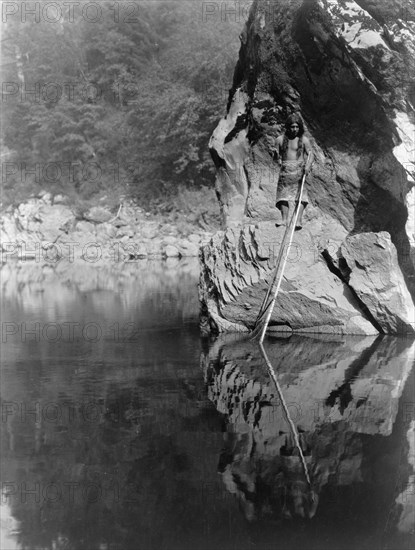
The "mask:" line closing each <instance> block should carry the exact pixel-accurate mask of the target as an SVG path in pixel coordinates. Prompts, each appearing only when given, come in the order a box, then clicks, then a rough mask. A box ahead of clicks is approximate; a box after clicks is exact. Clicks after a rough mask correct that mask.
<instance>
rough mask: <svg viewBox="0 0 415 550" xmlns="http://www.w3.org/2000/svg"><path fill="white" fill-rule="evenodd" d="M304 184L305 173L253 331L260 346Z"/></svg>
mask: <svg viewBox="0 0 415 550" xmlns="http://www.w3.org/2000/svg"><path fill="white" fill-rule="evenodd" d="M304 182H305V172H304V175H303V177H302V180H301V186H300V192H299V195H298V202H297V204H296V207H295V209H294V214H293V216H292V218H291V221H290V223H289V224H288V226H287V228H286V230H285V233H284V238H283V241H282V243H281V248H280V251H279V254H278V258H277V266H276V269H275V274H274V276H273V278H272V281H271V284H270V286H269V288H268V292H267V294H266V296H265V300H264V301H263V302H262V305H261V308H260V311H259V314H258V317H257V320H256V323H255V327H254V330H253V331H252V336H253V337H256V336H258V335H259V343H260V344H262V342H263V341H264V337H265V333H266V331H267V328H268V324H269V320H270V319H271V315H272V312H273V310H274V306H275V302H276V299H277V296H278V292H279V289H280V286H281V282H282V278H283V276H284V270H285V266H286V263H287V258H288V255H289V253H290V250H291V244H292V240H293V236H294V230H295V226H296V224H297V219H298V214H299V212H300V206H301V198H302V196H303V189H304ZM287 236H288V245H287V250H286V253H284V252H285V242H286V240H287ZM281 259H282V264H281ZM272 291H273V297H272V300H271V302H269V303H268V304H267V302H268V300H269V297H270V295H271V293H272ZM265 312H266V317H265V322H264V323H262V322H261V318H262V317H263V315H264V313H265Z"/></svg>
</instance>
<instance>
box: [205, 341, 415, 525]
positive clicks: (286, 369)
mask: <svg viewBox="0 0 415 550" xmlns="http://www.w3.org/2000/svg"><path fill="white" fill-rule="evenodd" d="M414 350H415V344H414V342H412V341H409V340H406V339H399V338H382V337H377V338H376V337H370V338H369V337H367V338H356V337H348V338H336V339H334V338H333V339H331V338H330V337H328V336H327V337H322V338H318V337H317V336H316V337H312V338H311V337H309V338H307V337H304V336H292V337H290V338H288V339H273V340H269V341H268V342H267V344H266V349H264V351H263V353H262V352H261V349H260V347H259V346H258V345H257V344H256V343H253V342H251V341H248V340H246V339H245V340H241V339H238V338H235V337H234V336H230V337H229V336H228V337H221V338H219V339H218V340H217V341H216V342H215V343H214V344H213V345H212V346H211V348H210V350H209V352H207V353H206V354H205V355H204V356H203V357H202V364H203V367H204V375H205V381H206V383H207V386H208V396H209V398H210V399H211V401H212V402H213V403H214V404H215V406H216V408H217V410H218V411H220V412H221V413H224V414H226V416H227V421H228V423H227V429H226V443H225V446H224V449H223V451H222V454H221V457H220V460H219V466H218V470H219V472H220V473H221V475H222V480H223V483H224V484H225V486H226V488H227V490H228V491H229V492H230V493H233V494H235V495H237V496H238V499H239V501H240V503H241V506H242V508H243V510H244V513H245V517H246V518H247V519H248V520H251V521H252V520H254V519H257V520H259V519H264V518H268V519H273V520H278V521H281V520H283V519H286V518H295V517H299V518H312V517H314V516H315V515H317V516H319V510H318V508H319V506H320V505H321V506H322V508H323V509H322V511H321V516H327V514H331V515H333V514H336V513H338V514H340V513H341V510H342V498H343V497H344V496H345V495H346V494H347V495H348V497H347V498H348V500H349V506H352V507H355V508H354V513H355V514H356V516H357V515H358V514H360V513H362V514H363V516H365V515H366V518H368V516H370V514H372V515H373V517H372V518H371V519H372V520H373V521H374V522H375V523H377V524H378V525H385V524H386V523H387V522H389V524H390V519H391V516H390V512H391V503H393V502H394V499H395V498H397V497H398V493H400V492H401V491H402V489H404V490H405V487H407V483H408V481H410V478H409V477H408V471H409V470H408V467H407V465H408V463H409V462H410V460H409V461H408V455H409V457H410V452H411V451H410V446H409V444H408V443H407V438H406V432H407V430H408V427H409V420H410V417H411V414H410V413H411V412H412V409H411V411H409V409H408V407H409V408H411V407H413V402H412V397H410V398H409V399H407V400H401V405H400V406H401V409H399V403H400V397H401V395H402V392H403V390H404V387H405V383H406V381H407V379H408V377H409V375H410V373H411V369H412V367H413V362H414ZM267 363H268V365H267ZM273 377H274V378H275V382H274V381H273ZM409 395H410V394H409ZM402 401H403V402H402ZM398 410H400V414H399V415H398ZM408 413H409V414H408ZM297 438H298V439H297ZM412 462H413V460H412ZM404 464H405V465H406V466H403V465H404ZM381 471H382V477H379V476H380V472H381ZM404 471H405V473H403V472H404ZM397 475H398V476H400V477H401V482H402V483H400V484H397V483H396V478H397ZM402 476H403V477H402ZM308 477H309V480H310V483H308V480H307V478H308ZM397 485H398V486H397ZM408 496H410V495H409V493H408V491H407V492H406V495H405V497H408ZM399 498H400V499H401V500H402V497H401V496H399V497H398V498H397V500H396V502H397V503H399ZM367 499H370V500H372V499H373V501H372V502H371V510H370V511H369V510H363V509H362V503H363V502H366V505H367ZM376 499H378V501H376ZM319 500H320V504H319ZM407 500H408V499H407V498H406V501H405V502H406V503H407ZM412 500H413V497H412ZM373 502H376V505H374V504H373ZM380 503H382V506H383V507H379V504H380ZM392 508H394V510H395V512H394V514H395V513H396V506H395V507H393V506H392ZM406 508H407V507H406ZM412 509H413V508H412ZM343 512H344V510H343ZM407 513H408V511H407V510H406V514H407ZM388 514H389V515H388ZM392 515H393V514H392ZM398 515H399V514H398ZM382 522H383V523H382ZM402 523H405V518H403V519H401V524H402ZM406 523H408V521H407V522H406ZM409 523H410V522H409ZM410 529H411V528H409V530H410ZM401 530H402V529H401ZM407 531H408V529H407Z"/></svg>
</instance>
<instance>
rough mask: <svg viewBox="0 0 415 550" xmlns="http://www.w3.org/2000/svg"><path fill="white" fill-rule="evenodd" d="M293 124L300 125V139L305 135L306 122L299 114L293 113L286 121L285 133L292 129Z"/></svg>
mask: <svg viewBox="0 0 415 550" xmlns="http://www.w3.org/2000/svg"><path fill="white" fill-rule="evenodd" d="M291 124H298V128H299V130H298V137H301V136H302V135H303V134H304V122H303V119H302V118H301V116H300V115H299V114H298V113H293V114H292V115H290V116H289V117H288V118H287V120H286V121H285V131H286V132H287V130H289V129H290V126H291Z"/></svg>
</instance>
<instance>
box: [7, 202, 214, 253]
mask: <svg viewBox="0 0 415 550" xmlns="http://www.w3.org/2000/svg"><path fill="white" fill-rule="evenodd" d="M212 233H213V232H211V231H208V230H201V229H200V228H197V227H194V226H193V227H191V226H190V225H186V227H180V228H179V227H178V226H177V225H176V224H173V223H168V222H166V220H165V219H163V218H162V217H161V216H158V217H157V216H155V215H152V214H150V213H148V212H144V211H143V210H142V209H141V208H139V207H137V206H134V205H131V204H121V205H120V207H119V209H118V212H117V213H116V214H114V213H112V212H110V211H109V209H108V208H107V207H105V206H93V207H91V208H89V209H88V210H87V211H85V212H84V213H83V214H82V216H80V214H77V213H76V212H75V208H74V207H73V206H71V205H70V204H69V199H68V197H65V196H63V195H55V196H52V195H51V193H48V192H42V193H40V194H39V195H38V196H37V197H33V198H30V199H28V200H27V201H26V202H24V203H22V204H20V205H19V206H18V207H9V208H8V209H7V210H6V212H5V213H4V214H3V216H2V220H1V226H0V242H1V251H2V261H3V262H5V261H7V260H9V259H12V258H14V259H17V260H21V261H26V260H34V261H36V262H41V263H52V264H53V263H57V262H58V261H60V260H68V261H70V262H76V261H84V262H88V263H90V264H94V263H97V262H100V263H101V262H102V261H104V262H117V263H118V262H123V261H129V260H130V261H131V260H137V259H144V258H150V259H152V258H155V259H156V258H186V257H197V256H198V254H199V249H200V247H201V246H203V245H205V244H206V243H207V242H209V240H210V239H211V237H212Z"/></svg>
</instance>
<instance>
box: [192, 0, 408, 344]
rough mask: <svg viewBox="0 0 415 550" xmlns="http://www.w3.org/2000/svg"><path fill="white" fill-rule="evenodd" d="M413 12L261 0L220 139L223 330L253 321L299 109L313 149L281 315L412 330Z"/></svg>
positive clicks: (398, 4)
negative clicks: (291, 126)
mask: <svg viewBox="0 0 415 550" xmlns="http://www.w3.org/2000/svg"><path fill="white" fill-rule="evenodd" d="M414 38H415V10H414V9H413V8H412V7H410V5H409V2H408V1H406V0H400V1H392V2H391V1H389V0H379V1H376V2H372V1H371V0H359V1H357V2H354V1H344V0H339V1H337V0H336V1H334V0H304V1H302V0H277V1H274V2H260V1H257V0H256V1H254V3H253V5H252V8H251V12H250V15H249V19H248V21H247V23H246V25H245V28H244V30H243V32H242V34H241V49H240V54H239V60H238V62H237V65H236V69H235V74H234V82H233V87H232V89H231V90H230V94H229V101H228V108H227V114H226V116H225V117H224V118H223V119H222V120H221V121H220V122H219V124H218V126H217V128H216V129H215V131H214V133H213V135H212V138H211V141H210V150H211V154H212V158H213V160H214V162H215V165H216V168H217V178H216V191H217V195H218V198H219V201H220V204H221V209H222V213H223V218H224V231H221V232H219V233H217V234H216V235H215V236H214V237H213V239H212V240H211V241H210V243H209V244H208V245H207V246H205V247H204V248H203V250H202V253H201V260H202V275H201V284H200V298H201V303H202V316H203V317H204V319H205V320H206V319H207V320H208V323H209V327H210V329H211V330H212V331H219V332H221V331H228V330H229V331H230V330H238V331H245V330H249V328H251V327H252V325H253V323H254V321H255V318H256V315H257V312H258V308H259V306H260V303H261V302H262V299H263V297H264V293H265V290H266V288H267V281H268V279H269V276H270V274H271V272H272V270H273V267H274V265H275V258H276V255H277V254H278V250H279V246H280V243H281V241H282V238H283V228H281V227H276V225H275V223H276V222H277V221H278V218H279V216H280V214H279V212H278V211H277V209H276V208H275V193H276V187H277V182H278V165H277V163H276V162H275V160H274V156H273V147H274V146H275V138H276V136H278V135H279V134H281V133H282V132H283V124H284V121H285V119H286V117H287V115H288V114H290V113H292V112H297V111H299V112H301V114H302V116H303V118H304V121H305V126H306V135H307V136H308V137H309V139H310V140H311V143H312V146H313V150H314V152H315V162H314V165H313V169H312V173H311V174H310V175H309V176H308V178H307V182H306V185H307V189H308V194H309V198H310V203H309V205H308V207H307V209H306V212H305V216H304V220H305V224H304V228H303V229H302V230H301V231H298V232H296V233H295V236H294V244H293V247H292V249H291V252H290V255H289V258H288V263H287V269H286V271H285V277H284V280H283V284H282V287H281V292H280V295H279V299H278V303H277V306H276V308H275V310H274V313H273V316H272V318H271V325H274V326H280V327H288V328H289V329H292V330H294V331H312V332H315V331H317V332H333V331H334V332H340V333H357V334H373V333H377V332H383V333H414V332H415V331H414V327H415V314H414V302H413V297H414V296H415V277H414V265H415V257H414V248H415V188H414V171H415V170H414V168H415V164H414V155H415V145H414V139H415V124H414V123H415V118H414V102H415V80H414V79H413V78H412V75H414V74H415V72H414V69H415V57H414V53H415V41H414Z"/></svg>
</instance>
